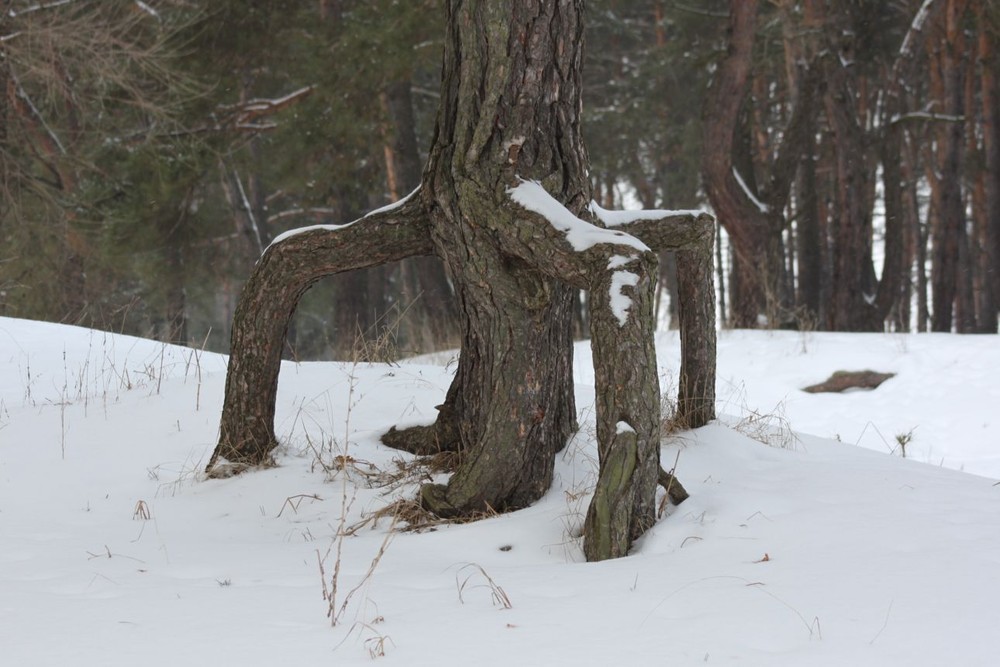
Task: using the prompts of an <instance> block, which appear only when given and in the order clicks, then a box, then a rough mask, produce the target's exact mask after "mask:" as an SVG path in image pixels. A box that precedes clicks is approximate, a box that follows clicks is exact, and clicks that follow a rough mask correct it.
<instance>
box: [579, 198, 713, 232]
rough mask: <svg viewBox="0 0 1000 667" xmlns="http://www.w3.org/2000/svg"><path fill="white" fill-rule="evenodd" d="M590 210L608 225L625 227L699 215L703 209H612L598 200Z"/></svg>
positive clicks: (592, 202)
mask: <svg viewBox="0 0 1000 667" xmlns="http://www.w3.org/2000/svg"><path fill="white" fill-rule="evenodd" d="M590 212H591V213H593V214H594V216H595V217H596V218H597V219H598V220H600V221H601V222H603V223H604V224H605V225H607V226H608V227H625V226H628V225H630V224H632V223H634V222H638V221H640V220H662V219H663V218H673V217H678V216H695V217H697V216H699V215H701V214H702V211H698V210H677V211H670V210H665V209H642V210H639V211H612V210H608V209H606V208H602V207H601V205H600V204H598V203H597V202H596V201H593V200H592V201H591V202H590Z"/></svg>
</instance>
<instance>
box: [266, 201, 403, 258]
mask: <svg viewBox="0 0 1000 667" xmlns="http://www.w3.org/2000/svg"><path fill="white" fill-rule="evenodd" d="M418 192H420V187H419V186H418V187H417V189H415V190H414V191H413V192H411V193H410V194H408V195H406V196H405V197H403V198H402V199H400V200H399V201H395V202H392V203H391V204H387V205H385V206H382V207H381V208H377V209H375V210H374V211H369V212H368V213H366V214H364V215H363V216H361V217H360V218H358V219H357V220H354V221H352V222H348V223H346V224H343V225H308V226H306V227H296V228H295V229H289V230H288V231H287V232H283V233H281V234H278V235H277V236H275V237H274V240H273V241H271V244H270V245H269V246H268V248H270V247H271V246H273V245H276V244H278V243H281V242H282V241H285V240H287V239H289V238H291V237H293V236H297V235H298V234H304V233H306V232H311V231H315V230H317V229H324V230H327V231H331V232H335V231H337V230H338V229H346V228H347V227H350V226H351V225H353V224H354V223H356V222H361V221H362V220H364V219H365V218H370V217H372V216H374V215H379V214H382V213H390V212H392V211H394V210H396V209H398V208H400V207H402V206H403V204H405V203H406V202H408V201H409V200H410V199H412V198H413V196H414V195H416V194H417V193H418Z"/></svg>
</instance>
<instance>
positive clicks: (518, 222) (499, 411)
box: [209, 0, 715, 560]
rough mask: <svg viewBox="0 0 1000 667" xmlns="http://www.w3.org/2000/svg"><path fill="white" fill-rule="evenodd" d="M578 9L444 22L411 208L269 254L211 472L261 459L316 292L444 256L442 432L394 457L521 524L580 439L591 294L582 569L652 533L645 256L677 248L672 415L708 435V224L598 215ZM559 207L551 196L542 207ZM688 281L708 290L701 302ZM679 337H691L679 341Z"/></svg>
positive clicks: (654, 402)
mask: <svg viewBox="0 0 1000 667" xmlns="http://www.w3.org/2000/svg"><path fill="white" fill-rule="evenodd" d="M581 18H582V2H581V1H580V0H568V1H564V2H559V3H555V2H545V3H538V2H535V1H534V0H513V1H501V0H492V1H489V2H480V3H464V2H461V1H460V0H452V1H451V2H449V4H448V34H447V39H446V41H445V56H444V67H443V81H442V96H441V97H442V101H441V107H440V109H439V113H438V120H437V128H436V131H435V139H434V142H433V145H432V148H431V151H430V157H429V162H428V165H427V167H426V169H425V170H424V177H423V183H422V184H421V187H420V189H419V191H418V192H417V193H415V194H414V195H413V196H412V197H410V198H408V199H406V200H404V201H403V202H402V203H401V204H399V205H395V206H390V207H387V208H385V209H381V210H379V211H376V212H373V213H371V214H369V215H368V216H365V217H364V218H362V219H361V220H358V221H356V222H355V223H353V224H351V225H348V226H344V227H326V226H321V227H314V228H306V229H305V230H304V231H301V232H299V233H294V234H292V235H290V236H285V237H283V238H279V239H276V240H275V242H274V243H272V245H271V246H270V247H269V248H268V249H267V251H266V252H265V253H264V255H263V256H262V258H261V260H260V262H259V263H258V265H257V267H256V269H255V271H254V274H253V276H251V279H250V281H249V282H248V283H247V286H246V288H245V290H244V293H243V296H242V297H241V301H240V305H239V307H238V309H237V313H236V316H235V318H234V324H233V331H234V333H233V343H232V350H233V356H232V357H231V358H230V366H229V374H228V376H227V381H226V400H225V404H224V407H223V417H222V429H221V434H220V441H219V445H218V446H217V448H216V451H215V454H214V455H213V458H212V461H210V463H209V471H210V472H212V471H213V469H214V468H215V466H216V464H217V463H218V462H219V459H220V458H224V459H226V460H227V461H229V462H234V463H237V464H254V463H261V462H263V461H266V460H267V457H268V455H269V452H270V451H271V449H272V448H273V447H274V446H275V444H276V443H275V437H274V434H273V416H274V398H275V389H276V386H277V385H276V382H277V374H278V367H279V359H280V356H279V355H280V345H281V343H280V341H281V336H282V335H283V329H284V326H285V323H287V321H288V318H289V317H290V315H291V310H292V309H293V308H294V306H295V303H296V301H297V300H298V297H299V296H300V295H301V294H302V292H303V291H304V290H305V289H306V288H307V287H308V285H309V284H311V282H313V281H315V280H316V279H318V277H320V276H321V275H329V274H332V273H336V272H340V271H344V270H351V269H355V268H360V267H364V266H372V265H375V264H379V263H383V262H385V261H391V260H396V259H402V258H403V257H406V256H410V255H418V254H428V253H430V252H433V253H435V254H437V255H438V256H439V257H441V258H442V259H443V260H444V263H445V266H446V267H447V270H448V273H449V276H450V278H451V281H452V283H453V284H454V285H455V288H456V294H457V299H458V303H459V311H460V312H461V313H462V314H463V320H462V327H461V329H462V352H461V356H460V359H459V364H458V370H457V374H456V377H455V380H454V381H453V383H452V386H451V387H450V389H449V390H448V394H447V397H446V398H445V401H444V403H443V404H442V406H440V408H439V410H440V412H439V415H438V419H437V421H436V422H435V424H434V425H433V426H431V427H418V428H415V429H406V430H404V431H395V430H394V431H390V433H388V434H386V436H385V437H384V441H386V442H387V443H390V444H393V445H394V446H403V447H404V448H407V449H411V450H416V451H427V450H429V449H431V448H433V447H438V448H444V449H453V450H456V451H458V452H459V453H460V463H459V465H458V468H457V470H456V471H455V473H454V475H453V476H452V477H451V479H450V480H449V482H448V484H447V485H426V486H424V487H423V489H422V490H421V500H422V503H423V504H424V506H425V507H426V508H427V509H429V510H431V511H433V512H435V513H437V514H439V515H442V516H451V515H460V514H461V515H467V514H476V513H481V512H488V511H491V510H509V509H515V508H519V507H523V506H525V505H527V504H529V503H531V502H533V501H534V500H536V499H538V498H539V497H540V496H541V495H542V494H543V493H545V491H546V490H547V489H548V487H549V486H550V483H551V480H552V472H553V464H554V457H555V454H556V452H557V451H558V450H559V449H561V448H562V447H563V445H564V444H565V442H566V440H567V438H568V437H569V435H570V433H571V432H572V431H573V430H574V429H575V428H576V423H575V417H576V409H575V405H574V397H573V382H572V352H573V347H572V340H571V338H570V325H571V313H572V305H573V298H574V293H575V292H574V290H575V289H586V290H589V293H590V300H591V304H592V306H591V317H590V321H591V332H592V336H593V344H592V348H593V354H594V367H595V373H596V377H597V386H596V394H597V396H598V400H597V410H596V412H597V433H598V448H599V453H600V457H599V458H600V471H599V476H598V482H597V488H596V490H595V495H594V501H593V503H592V506H591V508H590V510H589V511H588V514H587V517H588V518H587V523H586V534H585V541H584V552H585V554H586V556H587V558H588V559H589V560H597V559H603V558H612V557H616V556H621V555H624V554H625V553H627V551H628V549H629V547H630V545H631V542H632V540H634V539H635V538H636V537H638V536H639V535H641V534H642V532H643V531H644V530H646V528H648V527H649V526H650V525H651V524H652V522H653V520H654V518H655V514H654V499H655V490H656V483H657V476H658V471H659V465H658V463H659V450H660V447H659V442H660V440H659V388H658V383H657V376H656V372H657V367H656V361H655V351H654V348H653V314H652V303H653V299H652V289H653V282H654V281H653V279H654V277H655V275H656V255H655V252H654V251H658V250H663V249H678V250H681V254H680V256H681V257H684V258H685V259H684V263H685V267H686V270H685V272H684V273H683V274H682V275H681V276H680V277H679V279H680V280H681V286H680V287H681V290H682V292H683V293H686V294H690V295H692V297H693V296H695V295H697V296H699V297H700V298H702V299H703V302H701V303H699V304H693V305H692V307H690V308H687V309H685V307H683V306H682V311H681V319H682V341H683V346H682V355H683V356H684V359H685V361H684V362H682V374H687V375H689V377H688V378H687V380H686V381H685V382H683V383H682V386H681V392H680V397H679V399H678V402H679V404H680V405H681V406H682V410H685V411H686V413H685V414H686V415H687V417H688V421H689V423H690V425H691V426H692V427H696V426H701V425H703V424H704V423H705V422H707V421H708V420H710V419H712V418H713V417H714V375H715V365H714V345H715V331H714V312H713V310H712V308H713V303H712V298H711V295H712V293H713V290H712V289H711V273H710V270H709V267H710V265H711V248H712V231H713V228H714V227H713V220H712V218H711V217H710V216H708V215H705V214H694V213H693V214H683V215H678V214H674V213H670V212H662V211H660V212H648V211H647V212H641V213H638V214H624V213H618V212H609V211H604V210H603V209H600V208H599V207H596V205H593V204H592V203H591V196H590V195H591V193H590V183H589V180H588V178H587V158H586V152H585V150H584V147H583V143H582V140H581V138H580V133H579V120H580V106H581V105H580V62H581V48H582V29H583V28H582V24H581ZM550 193H551V194H550ZM694 282H697V285H695V284H693V283H694ZM685 323H689V324H688V327H689V328H690V329H691V331H693V332H695V333H694V335H691V331H688V332H687V333H685V331H684V327H685Z"/></svg>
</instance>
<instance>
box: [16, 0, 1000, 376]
mask: <svg viewBox="0 0 1000 667" xmlns="http://www.w3.org/2000/svg"><path fill="white" fill-rule="evenodd" d="M7 7H8V8H7V9H5V12H4V13H3V14H2V15H0V84H2V87H0V93H2V94H0V179H2V180H0V187H2V190H0V314H3V315H10V316H17V317H27V318H35V319H46V320H53V321H63V322H70V323H80V324H85V325H88V326H96V327H100V328H107V329H112V330H116V331H124V332H127V333H134V334H140V335H144V336H151V337H157V338H160V339H163V340H169V341H174V342H185V343H195V344H198V345H201V344H203V343H205V344H207V345H208V346H209V347H210V348H212V349H221V350H224V349H226V346H227V345H228V341H229V331H228V327H229V323H230V321H231V319H232V314H233V309H234V307H235V302H236V298H237V295H238V294H239V290H240V287H241V285H242V283H243V282H244V281H245V279H246V277H247V275H248V274H249V271H250V269H251V267H252V266H253V264H254V262H255V261H256V258H257V257H258V256H259V255H260V253H261V251H262V250H263V248H265V247H266V246H267V244H268V243H269V242H270V241H271V239H273V238H274V237H275V236H277V235H278V234H279V233H281V232H282V231H284V230H286V229H289V228H292V227H297V226H302V225H309V224H317V223H343V222H348V221H350V220H352V219H354V218H355V217H357V216H358V215H360V214H363V213H364V212H365V211H367V210H370V209H371V208H374V207H378V206H380V205H383V204H386V203H389V202H392V201H396V200H398V199H399V198H401V197H403V196H405V195H406V194H407V193H408V192H409V191H410V190H411V189H412V188H414V187H415V186H416V185H417V184H418V183H419V182H420V177H421V173H420V172H421V168H422V165H423V164H424V162H425V158H426V152H427V151H428V149H429V147H430V146H431V144H432V141H431V136H430V135H431V132H432V129H433V113H434V110H435V109H436V107H437V102H438V100H437V95H438V80H439V78H440V59H441V47H442V44H443V30H444V14H443V7H442V3H441V2H440V0H284V1H267V2H265V1H263V0H214V1H213V2H202V3H192V2H189V1H183V0H146V1H145V2H138V1H136V0H107V1H102V2H97V3H95V2H84V1H83V0H69V1H63V2H36V1H35V0H31V1H29V0H24V1H19V0H14V1H13V2H10V3H8V5H7ZM587 11H588V23H587V35H586V39H587V48H586V58H587V60H586V62H585V67H584V77H585V87H584V100H585V102H584V109H585V123H584V127H583V132H584V137H585V139H586V142H587V147H588V150H589V153H590V157H591V162H592V166H591V174H590V175H591V179H592V181H593V189H594V192H595V193H599V197H600V199H601V202H600V203H602V204H603V205H605V206H606V207H614V206H621V205H623V204H626V205H632V204H635V205H642V206H644V207H656V208H670V209H686V208H697V207H706V206H708V207H711V209H712V210H713V211H714V212H715V213H716V214H717V216H718V218H719V221H720V223H721V226H722V229H723V230H724V231H725V234H723V235H720V236H721V237H723V239H722V242H721V244H720V247H719V248H718V261H717V263H718V270H719V271H720V276H721V277H722V278H723V280H722V281H719V282H720V299H721V300H722V305H723V310H722V311H721V312H723V313H724V314H725V318H724V321H725V323H726V324H728V325H729V326H736V327H757V326H767V327H797V328H818V329H830V330H843V331H877V330H883V329H885V328H889V329H892V330H899V331H909V330H916V331H925V330H935V331H951V330H955V331H959V332H992V333H995V332H996V331H997V313H998V303H1000V271H998V269H997V266H998V262H1000V201H998V196H1000V195H998V191H1000V152H998V151H1000V147H998V142H997V137H996V132H997V131H996V123H997V115H998V111H1000V101H998V95H997V83H996V73H997V72H998V71H1000V68H998V62H997V50H996V41H997V38H998V35H1000V2H996V1H994V0H983V1H981V2H975V1H972V0H898V1H894V2H881V1H876V0H768V1H763V2H757V0H731V1H727V0H704V1H702V2H691V3H688V2H683V1H670V0H627V1H626V0H591V1H590V2H589V3H588V6H587ZM675 267H676V262H675V261H674V259H673V258H672V257H671V256H670V255H669V254H664V255H663V256H662V257H661V262H660V277H661V281H660V286H661V289H660V292H659V293H660V295H661V297H660V298H661V306H660V308H659V311H660V312H661V313H662V316H663V317H664V318H670V313H671V310H672V308H673V306H674V304H676V301H677V299H676V277H675V276H676V274H675V270H676V268H675ZM450 292H451V283H450V282H449V279H448V276H447V275H446V273H445V271H444V269H443V267H442V265H441V264H440V262H439V261H437V260H435V259H428V258H419V259H412V260H407V261H405V262H401V263H398V264H396V265H392V266H389V267H380V268H377V269H370V270H367V271H362V272H355V273H351V274H347V275H344V276H338V277H336V278H334V279H330V280H325V281H323V282H322V283H320V284H319V285H317V286H316V287H314V288H313V289H312V290H311V291H310V293H309V294H307V296H306V298H305V299H304V300H303V302H302V304H301V305H300V307H299V309H298V313H297V315H296V318H295V320H294V322H293V325H292V327H291V330H290V332H289V349H288V351H287V352H288V354H289V355H295V356H299V357H330V356H334V357H336V356H344V355H345V354H351V353H355V354H356V353H357V351H358V349H359V348H358V345H359V343H358V341H368V343H364V344H362V346H361V350H362V353H363V355H364V356H366V357H368V358H377V357H379V356H381V355H387V354H394V353H400V354H406V353H413V352H419V351H425V350H430V349H433V348H436V347H444V346H452V345H454V344H455V343H456V342H457V331H456V327H455V325H454V320H455V312H454V308H455V306H454V303H453V300H452V298H451V294H450ZM672 293H673V294H674V296H673V297H671V294H672ZM586 312H587V309H586V308H585V307H583V306H582V305H581V307H580V308H579V313H578V315H577V319H578V324H579V327H578V330H579V331H580V332H585V331H587V323H586V321H585V319H586V315H585V313H586ZM667 321H670V320H667ZM673 321H676V318H675V317H674V318H673ZM372 341H378V342H379V344H378V345H375V344H372ZM352 351H353V352H352Z"/></svg>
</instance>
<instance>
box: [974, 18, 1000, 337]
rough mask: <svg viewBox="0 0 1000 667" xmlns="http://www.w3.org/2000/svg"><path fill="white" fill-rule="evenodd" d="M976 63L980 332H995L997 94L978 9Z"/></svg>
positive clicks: (999, 174)
mask: <svg viewBox="0 0 1000 667" xmlns="http://www.w3.org/2000/svg"><path fill="white" fill-rule="evenodd" d="M978 11H979V12H980V13H979V17H980V18H979V30H980V32H979V60H980V63H981V75H980V86H981V99H982V102H981V104H982V115H983V121H982V122H983V153H984V158H985V159H984V160H983V163H984V169H983V172H984V173H983V181H984V190H985V212H986V214H985V220H984V221H983V222H984V229H983V234H984V236H985V239H984V246H983V248H982V251H983V252H984V253H985V254H986V258H985V266H986V273H985V276H984V284H983V292H984V299H983V313H982V314H983V320H982V324H983V331H985V332H988V333H996V332H997V319H998V318H997V313H998V310H1000V134H998V133H1000V127H998V123H1000V94H998V92H997V74H996V72H997V67H998V66H1000V59H998V58H997V51H996V35H995V34H994V33H993V32H991V31H990V30H988V29H987V26H986V23H985V17H984V16H983V14H982V8H979V9H978Z"/></svg>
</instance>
